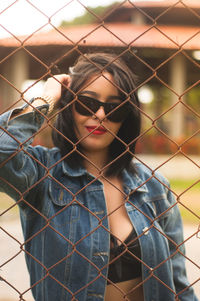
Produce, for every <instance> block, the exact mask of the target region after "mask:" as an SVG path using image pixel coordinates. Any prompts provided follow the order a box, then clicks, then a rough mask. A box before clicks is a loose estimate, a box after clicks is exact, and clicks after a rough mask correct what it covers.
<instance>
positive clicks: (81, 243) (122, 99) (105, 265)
mask: <svg viewBox="0 0 200 301" xmlns="http://www.w3.org/2000/svg"><path fill="white" fill-rule="evenodd" d="M135 89H136V84H135V76H134V75H133V74H132V72H131V71H130V70H129V68H128V67H127V65H126V64H125V63H124V62H123V61H122V60H121V59H118V58H117V57H115V56H114V55H111V54H106V53H97V54H90V55H85V56H82V57H80V58H79V60H78V61H77V63H76V64H75V66H74V67H73V68H71V69H70V74H69V75H66V74H62V75H57V76H54V77H53V78H50V79H48V80H47V82H46V84H45V87H44V93H43V95H42V97H35V98H34V99H32V100H31V103H30V105H27V106H25V107H23V108H20V109H16V110H14V111H12V112H7V113H5V114H4V115H2V116H1V120H0V121H1V127H2V131H1V137H0V145H1V154H0V158H1V162H2V163H1V169H0V175H1V179H2V180H1V189H2V191H5V192H6V193H7V194H9V195H10V196H11V197H13V198H14V199H15V200H16V201H17V202H18V205H19V208H20V214H21V222H22V228H23V232H24V237H25V250H26V251H25V254H26V261H27V266H28V270H29V273H30V277H31V288H32V292H33V295H34V298H35V300H38V301H41V300H44V301H47V300H48V301H49V300H81V301H82V300H106V301H108V300H109V301H110V300H111V301H112V300H113V301H120V300H131V301H132V300H137V301H144V300H145V301H150V300H151V301H152V300H154V301H161V300H162V301H171V300H175V297H176V296H177V298H176V299H177V300H178V298H179V300H182V301H191V300H197V299H196V297H195V295H194V292H193V290H192V288H191V287H189V288H187V286H188V285H189V284H188V281H187V277H186V272H185V265H184V247H183V245H182V242H183V235H182V224H181V219H180V214H179V211H178V208H177V206H176V205H175V201H174V198H173V195H172V193H171V190H170V188H169V187H168V183H167V181H166V180H165V179H164V178H163V177H162V176H161V175H160V174H158V173H155V174H154V175H152V173H151V171H150V170H149V169H148V168H146V167H145V166H143V165H142V164H136V163H133V162H132V158H133V155H134V152H135V144H136V139H137V137H138V136H139V133H140V109H139V102H138V99H137V96H136V94H135ZM54 106H56V107H57V108H58V109H59V111H58V115H57V120H56V123H55V127H54V129H53V141H54V144H55V147H54V148H52V149H47V148H44V147H41V146H36V147H33V146H31V145H30V143H31V141H32V137H33V136H34V135H35V134H36V133H37V131H39V130H40V128H41V126H42V124H43V121H44V120H45V119H46V118H47V117H46V116H47V115H48V114H49V113H50V112H51V111H52V110H53V107H54Z"/></svg>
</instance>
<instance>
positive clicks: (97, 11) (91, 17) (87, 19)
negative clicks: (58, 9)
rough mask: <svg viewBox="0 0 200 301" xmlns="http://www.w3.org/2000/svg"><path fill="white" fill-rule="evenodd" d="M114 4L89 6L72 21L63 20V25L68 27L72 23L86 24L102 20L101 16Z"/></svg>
mask: <svg viewBox="0 0 200 301" xmlns="http://www.w3.org/2000/svg"><path fill="white" fill-rule="evenodd" d="M113 5H114V3H113V4H111V5H108V6H97V7H90V6H88V7H87V9H86V11H85V13H84V14H83V15H81V16H79V17H76V18H74V19H73V20H72V21H62V23H61V26H62V27H66V26H72V25H84V24H92V23H98V22H101V17H102V16H103V15H104V13H105V12H106V11H107V10H108V9H109V7H111V6H113ZM95 15H96V16H95Z"/></svg>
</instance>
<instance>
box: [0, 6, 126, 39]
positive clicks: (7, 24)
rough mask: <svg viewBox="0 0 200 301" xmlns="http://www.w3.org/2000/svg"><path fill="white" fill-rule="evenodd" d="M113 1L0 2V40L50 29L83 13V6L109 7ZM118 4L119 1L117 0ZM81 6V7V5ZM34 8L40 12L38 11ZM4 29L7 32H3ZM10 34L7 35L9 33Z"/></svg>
mask: <svg viewBox="0 0 200 301" xmlns="http://www.w3.org/2000/svg"><path fill="white" fill-rule="evenodd" d="M113 2H115V1H114V0H0V38H3V37H6V36H12V34H13V35H23V34H29V33H32V32H34V31H36V30H38V29H40V28H41V27H42V26H44V25H45V27H44V28H43V29H44V30H48V29H51V28H50V27H49V25H48V18H49V17H51V23H52V24H53V25H55V26H59V24H60V23H61V21H62V20H72V19H73V18H74V17H76V16H79V15H81V14H83V13H84V7H83V5H85V6H92V7H95V6H98V5H102V6H104V5H109V4H111V3H113ZM119 2H120V0H119ZM82 4H83V5H82ZM36 7H37V8H38V9H39V10H40V11H38V10H37V9H36ZM5 28H6V29H7V30H5ZM8 31H9V32H10V33H9V32H8Z"/></svg>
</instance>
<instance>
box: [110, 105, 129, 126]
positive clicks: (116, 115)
mask: <svg viewBox="0 0 200 301" xmlns="http://www.w3.org/2000/svg"><path fill="white" fill-rule="evenodd" d="M108 105H110V107H108V108H107V109H106V108H105V113H106V114H108V116H107V118H108V119H109V120H110V121H113V122H121V121H123V120H124V119H125V118H126V117H127V115H128V113H129V110H128V107H127V104H124V105H122V106H120V107H118V106H119V104H108ZM112 111H113V112H112ZM110 112H112V113H110ZM109 113H110V114H109Z"/></svg>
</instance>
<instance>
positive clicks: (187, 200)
mask: <svg viewBox="0 0 200 301" xmlns="http://www.w3.org/2000/svg"><path fill="white" fill-rule="evenodd" d="M170 184H171V189H172V190H173V191H174V192H175V193H176V195H178V196H179V198H178V199H177V200H178V202H179V208H180V212H181V216H182V218H183V222H184V223H195V224H199V222H200V206H199V191H200V183H199V182H198V183H196V184H195V180H185V179H171V180H170Z"/></svg>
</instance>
